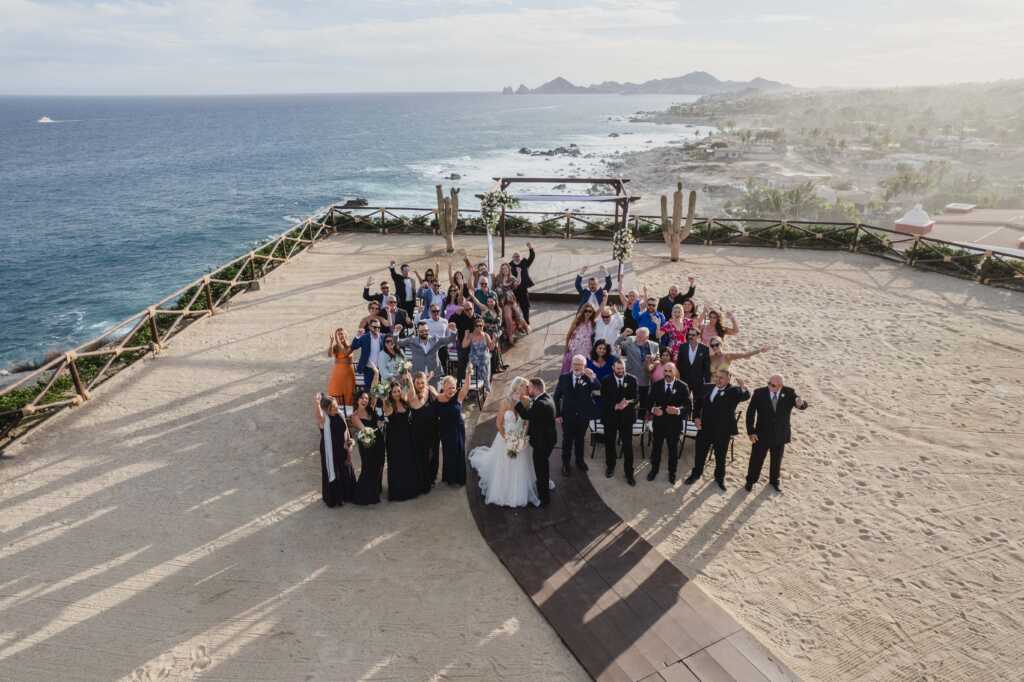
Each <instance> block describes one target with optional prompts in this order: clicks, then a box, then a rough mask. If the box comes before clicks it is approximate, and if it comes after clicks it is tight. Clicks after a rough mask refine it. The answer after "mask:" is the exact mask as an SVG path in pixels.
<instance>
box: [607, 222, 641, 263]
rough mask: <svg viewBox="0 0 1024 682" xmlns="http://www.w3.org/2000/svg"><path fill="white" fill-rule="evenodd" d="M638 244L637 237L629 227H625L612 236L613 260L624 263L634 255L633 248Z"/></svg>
mask: <svg viewBox="0 0 1024 682" xmlns="http://www.w3.org/2000/svg"><path fill="white" fill-rule="evenodd" d="M635 244H636V237H634V236H633V231H632V230H630V229H629V225H623V226H622V227H621V228H619V229H618V230H616V231H615V234H613V235H612V258H614V259H615V260H617V261H619V263H624V262H626V261H628V260H629V259H630V257H631V256H632V255H633V246H634V245H635Z"/></svg>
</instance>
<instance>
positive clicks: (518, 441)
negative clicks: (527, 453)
mask: <svg viewBox="0 0 1024 682" xmlns="http://www.w3.org/2000/svg"><path fill="white" fill-rule="evenodd" d="M505 447H506V451H505V454H507V455H508V457H509V459H515V458H516V457H518V456H519V451H520V450H522V449H523V448H524V447H526V422H524V421H522V420H518V419H517V420H516V421H514V422H510V423H507V424H505Z"/></svg>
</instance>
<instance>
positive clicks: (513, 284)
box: [494, 263, 522, 305]
mask: <svg viewBox="0 0 1024 682" xmlns="http://www.w3.org/2000/svg"><path fill="white" fill-rule="evenodd" d="M520 284H522V282H520V281H519V278H518V277H516V276H515V275H513V274H512V268H511V267H509V264H508V263H502V264H501V265H500V266H498V273H497V275H495V277H494V290H495V291H496V292H497V293H498V295H499V296H505V295H506V294H512V296H513V297H514V296H515V295H516V291H518V289H519V285H520ZM518 303H519V302H518V300H517V301H516V304H517V305H518Z"/></svg>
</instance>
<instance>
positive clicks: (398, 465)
mask: <svg viewBox="0 0 1024 682" xmlns="http://www.w3.org/2000/svg"><path fill="white" fill-rule="evenodd" d="M399 379H400V380H399V381H392V382H390V383H389V384H388V395H387V397H386V398H384V417H385V419H387V425H388V426H387V433H386V434H385V443H386V446H387V462H388V467H387V468H388V501H390V502H400V501H402V500H411V499H412V498H414V497H417V496H418V495H419V494H420V493H421V492H423V472H422V471H421V469H420V466H421V464H422V463H421V461H420V460H419V459H418V458H417V457H416V454H415V452H414V451H413V445H412V427H411V424H410V421H409V418H410V414H411V408H410V407H409V403H408V402H407V401H406V394H407V391H408V389H410V388H411V387H412V377H411V376H409V375H408V374H405V375H403V376H402V377H399ZM403 381H407V382H408V386H404V387H403V385H402V382H403Z"/></svg>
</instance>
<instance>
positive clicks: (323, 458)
mask: <svg viewBox="0 0 1024 682" xmlns="http://www.w3.org/2000/svg"><path fill="white" fill-rule="evenodd" d="M313 405H314V406H315V410H316V412H315V414H316V423H317V426H319V427H320V490H321V493H320V496H321V498H322V499H323V501H324V504H326V505H327V506H328V507H335V506H339V505H342V504H344V503H345V502H351V501H352V500H353V498H354V497H355V487H356V474H355V472H354V471H353V470H352V439H351V438H349V435H348V425H347V424H346V423H345V417H344V416H343V415H342V414H341V411H340V410H339V409H338V401H337V399H335V398H334V397H332V396H326V395H324V394H322V393H317V394H316V395H315V396H314V397H313Z"/></svg>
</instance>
